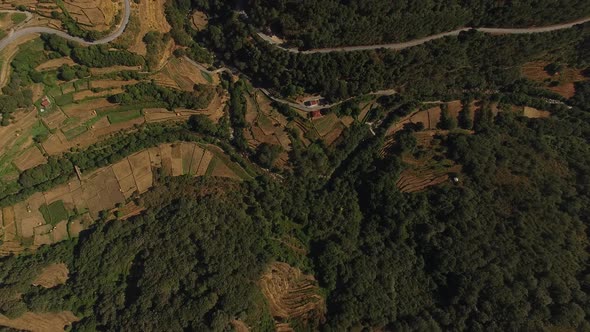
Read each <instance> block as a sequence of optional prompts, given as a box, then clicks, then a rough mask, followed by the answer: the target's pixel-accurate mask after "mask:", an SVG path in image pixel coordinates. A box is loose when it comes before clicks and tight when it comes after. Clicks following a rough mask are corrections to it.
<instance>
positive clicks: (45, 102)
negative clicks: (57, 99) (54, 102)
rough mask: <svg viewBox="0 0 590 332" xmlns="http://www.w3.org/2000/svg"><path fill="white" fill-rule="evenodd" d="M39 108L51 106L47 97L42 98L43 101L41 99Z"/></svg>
mask: <svg viewBox="0 0 590 332" xmlns="http://www.w3.org/2000/svg"><path fill="white" fill-rule="evenodd" d="M41 106H43V108H48V107H49V106H51V101H50V100H49V98H48V97H47V96H44V97H43V99H41Z"/></svg>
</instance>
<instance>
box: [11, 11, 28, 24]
mask: <svg viewBox="0 0 590 332" xmlns="http://www.w3.org/2000/svg"><path fill="white" fill-rule="evenodd" d="M26 19H27V15H26V14H24V13H14V14H12V15H11V16H10V20H12V23H13V24H19V23H22V22H23V21H24V20H26Z"/></svg>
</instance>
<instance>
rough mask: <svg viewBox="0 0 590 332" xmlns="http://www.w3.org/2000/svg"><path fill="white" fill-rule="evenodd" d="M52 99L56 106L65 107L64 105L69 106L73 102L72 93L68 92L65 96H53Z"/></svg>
mask: <svg viewBox="0 0 590 332" xmlns="http://www.w3.org/2000/svg"><path fill="white" fill-rule="evenodd" d="M54 98H55V103H56V104H57V105H58V106H65V105H69V104H71V103H73V102H74V93H73V92H70V93H68V94H65V95H60V96H55V97H54Z"/></svg>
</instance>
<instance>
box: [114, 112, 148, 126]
mask: <svg viewBox="0 0 590 332" xmlns="http://www.w3.org/2000/svg"><path fill="white" fill-rule="evenodd" d="M141 116H142V113H141V111H140V110H131V111H125V112H117V113H113V114H109V115H108V119H109V122H110V123H111V124H116V123H122V122H127V121H131V120H133V119H137V118H140V117H141Z"/></svg>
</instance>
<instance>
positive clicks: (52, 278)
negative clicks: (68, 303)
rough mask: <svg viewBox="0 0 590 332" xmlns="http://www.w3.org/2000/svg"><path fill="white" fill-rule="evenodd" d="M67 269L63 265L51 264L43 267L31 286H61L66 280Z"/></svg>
mask: <svg viewBox="0 0 590 332" xmlns="http://www.w3.org/2000/svg"><path fill="white" fill-rule="evenodd" d="M68 273H69V270H68V267H67V265H66V264H64V263H56V264H51V265H49V266H47V267H45V268H44V269H43V270H42V271H41V273H39V275H38V276H37V278H35V280H34V281H33V286H41V287H45V288H52V287H55V286H57V285H62V284H65V283H66V280H68Z"/></svg>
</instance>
